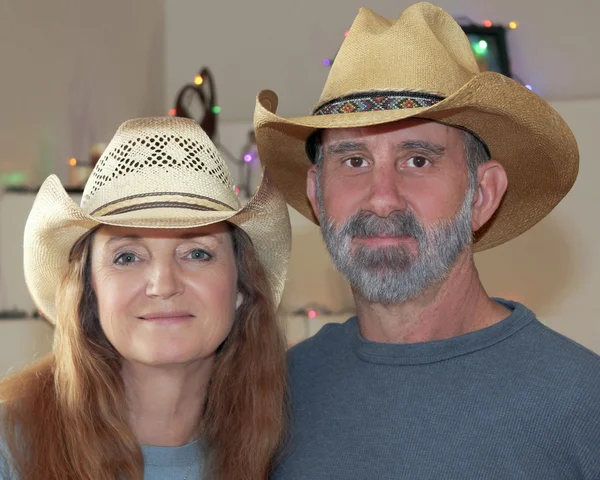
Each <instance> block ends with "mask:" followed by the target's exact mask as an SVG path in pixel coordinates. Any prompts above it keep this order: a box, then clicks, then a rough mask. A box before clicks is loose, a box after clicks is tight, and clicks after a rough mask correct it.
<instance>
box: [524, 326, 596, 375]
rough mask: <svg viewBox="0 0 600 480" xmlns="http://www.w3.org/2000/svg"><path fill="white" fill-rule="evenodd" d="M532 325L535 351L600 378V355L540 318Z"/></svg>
mask: <svg viewBox="0 0 600 480" xmlns="http://www.w3.org/2000/svg"><path fill="white" fill-rule="evenodd" d="M531 326H532V331H531V333H532V335H533V337H532V340H533V341H534V342H533V343H532V348H533V349H534V352H533V353H539V354H540V355H541V356H542V357H545V358H552V359H553V362H552V363H554V364H555V365H559V366H561V367H563V368H567V369H575V370H578V371H581V372H586V373H591V374H592V375H594V376H597V377H598V378H600V355H598V354H597V353H595V352H593V351H592V350H590V349H589V348H587V347H584V346H583V345H581V344H580V343H578V342H576V341H575V340H572V339H571V338H569V337H566V336H565V335H563V334H561V333H559V332H557V331H556V330H553V329H552V328H550V327H548V326H546V325H545V324H543V323H542V322H540V321H539V320H536V321H534V322H533V323H532V325H531ZM586 367H589V368H586Z"/></svg>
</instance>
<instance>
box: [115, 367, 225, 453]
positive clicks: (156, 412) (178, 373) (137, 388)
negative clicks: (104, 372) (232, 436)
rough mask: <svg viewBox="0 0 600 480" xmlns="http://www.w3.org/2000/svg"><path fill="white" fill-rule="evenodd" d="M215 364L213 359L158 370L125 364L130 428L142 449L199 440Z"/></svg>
mask: <svg viewBox="0 0 600 480" xmlns="http://www.w3.org/2000/svg"><path fill="white" fill-rule="evenodd" d="M213 364H214V358H210V359H204V360H202V363H198V362H194V363H190V364H185V365H169V366H158V367H157V366H149V365H143V364H140V363H138V362H130V361H125V362H124V364H123V369H122V375H123V381H124V384H125V394H126V397H127V403H128V407H129V424H130V426H131V428H132V430H133V433H134V435H135V437H136V438H137V440H138V442H139V443H140V444H141V445H153V446H181V445H185V444H186V443H189V442H191V441H193V440H196V439H197V438H199V437H200V435H201V433H202V431H201V430H202V429H201V425H202V418H203V414H204V405H205V402H206V394H207V388H208V382H209V379H210V374H211V371H212V367H213Z"/></svg>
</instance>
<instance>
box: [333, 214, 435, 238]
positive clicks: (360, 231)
mask: <svg viewBox="0 0 600 480" xmlns="http://www.w3.org/2000/svg"><path fill="white" fill-rule="evenodd" d="M339 233H340V234H341V235H344V236H350V237H381V236H389V237H413V238H416V239H417V240H424V239H425V238H426V232H425V229H424V228H423V225H421V223H420V222H419V220H418V219H417V217H416V216H415V214H414V213H412V212H411V211H408V210H407V211H395V212H392V213H390V214H389V215H388V216H387V217H380V216H379V215H377V214H375V213H373V212H366V211H360V212H357V213H355V214H354V215H352V217H350V218H349V219H348V220H347V221H346V223H345V224H344V225H343V226H342V228H341V229H340V231H339Z"/></svg>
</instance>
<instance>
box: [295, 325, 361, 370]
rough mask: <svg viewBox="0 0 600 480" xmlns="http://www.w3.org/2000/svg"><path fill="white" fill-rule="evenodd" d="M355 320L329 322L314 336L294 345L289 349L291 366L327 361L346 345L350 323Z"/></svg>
mask: <svg viewBox="0 0 600 480" xmlns="http://www.w3.org/2000/svg"><path fill="white" fill-rule="evenodd" d="M354 320H355V318H354V317H352V318H350V319H349V320H347V321H346V322H344V323H327V324H325V325H323V327H322V328H321V329H320V330H319V331H318V332H317V333H316V334H315V335H313V336H312V337H309V338H307V339H306V340H303V341H302V342H300V343H298V344H296V345H294V346H293V347H292V348H290V350H289V351H288V362H289V364H290V367H293V366H298V365H299V363H301V364H302V365H310V364H314V363H320V362H322V361H326V358H327V357H329V356H331V355H334V354H335V352H336V351H337V350H338V349H339V348H342V346H343V345H344V342H343V340H344V338H345V337H346V336H347V335H348V330H349V323H350V322H353V321H354Z"/></svg>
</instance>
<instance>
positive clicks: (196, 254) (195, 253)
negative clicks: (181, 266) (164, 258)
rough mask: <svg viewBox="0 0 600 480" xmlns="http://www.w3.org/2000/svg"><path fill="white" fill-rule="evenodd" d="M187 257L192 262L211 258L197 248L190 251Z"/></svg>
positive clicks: (208, 254)
mask: <svg viewBox="0 0 600 480" xmlns="http://www.w3.org/2000/svg"><path fill="white" fill-rule="evenodd" d="M189 256H190V258H191V259H192V260H201V261H202V260H204V261H206V260H210V259H211V258H212V255H211V254H210V253H208V252H205V251H204V250H202V249H200V248H197V249H195V250H192V251H191V252H190V253H189Z"/></svg>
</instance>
